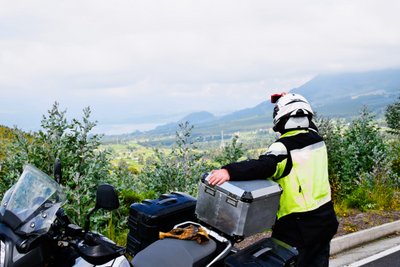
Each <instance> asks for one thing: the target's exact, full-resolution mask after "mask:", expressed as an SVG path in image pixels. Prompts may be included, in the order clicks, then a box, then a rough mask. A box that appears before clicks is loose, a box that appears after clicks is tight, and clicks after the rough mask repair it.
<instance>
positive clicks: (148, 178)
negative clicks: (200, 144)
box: [137, 122, 209, 195]
mask: <svg viewBox="0 0 400 267" xmlns="http://www.w3.org/2000/svg"><path fill="white" fill-rule="evenodd" d="M192 130H193V126H192V125H190V124H189V122H185V123H181V124H179V129H178V130H177V131H176V135H175V144H174V145H173V146H172V148H171V151H170V152H165V151H162V150H161V149H159V148H157V149H155V151H154V153H155V156H154V157H153V158H151V159H150V160H149V161H148V162H147V164H146V166H145V167H144V169H143V171H142V173H141V174H140V176H139V177H140V180H139V181H140V185H139V186H137V187H138V188H145V189H146V190H148V191H154V192H156V193H157V194H162V193H167V192H171V191H181V192H186V193H188V194H191V195H196V194H197V186H198V182H199V180H200V178H201V176H202V175H203V174H204V173H205V172H206V171H208V170H209V167H208V164H207V162H206V161H205V160H204V158H203V156H204V154H203V153H201V152H198V151H197V147H196V145H195V144H194V142H193V140H192V138H191V134H192Z"/></svg>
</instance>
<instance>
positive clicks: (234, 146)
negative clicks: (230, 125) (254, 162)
mask: <svg viewBox="0 0 400 267" xmlns="http://www.w3.org/2000/svg"><path fill="white" fill-rule="evenodd" d="M238 140H239V135H237V134H235V135H234V136H233V138H232V141H231V143H230V144H228V145H225V146H223V147H222V151H221V152H220V153H219V154H217V155H216V156H215V158H214V161H215V162H217V163H218V164H220V165H221V166H223V165H226V164H229V163H232V162H235V161H238V160H239V159H240V158H241V157H242V156H243V155H244V150H243V144H242V143H239V142H238Z"/></svg>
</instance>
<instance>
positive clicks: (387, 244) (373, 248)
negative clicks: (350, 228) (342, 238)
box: [329, 235, 400, 267]
mask: <svg viewBox="0 0 400 267" xmlns="http://www.w3.org/2000/svg"><path fill="white" fill-rule="evenodd" d="M329 266H330V267H342V266H348V267H359V266H367V267H371V266H374V267H379V266H384V267H395V266H400V236H398V235H395V236H391V237H385V238H382V239H379V240H375V241H373V242H371V243H368V244H364V245H361V246H358V247H356V248H353V249H350V250H346V251H343V252H342V253H339V254H337V255H334V256H332V257H331V259H330V261H329Z"/></svg>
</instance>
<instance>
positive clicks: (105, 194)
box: [85, 184, 119, 233]
mask: <svg viewBox="0 0 400 267" xmlns="http://www.w3.org/2000/svg"><path fill="white" fill-rule="evenodd" d="M118 207H119V200H118V194H117V192H116V191H115V188H114V187H113V186H112V185H109V184H101V185H99V186H98V187H97V192H96V206H95V207H94V208H93V209H92V210H91V211H90V212H89V214H88V215H87V217H86V222H85V233H87V232H88V231H89V228H90V216H91V215H92V214H93V212H95V211H97V210H98V209H105V210H108V211H112V210H115V209H118Z"/></svg>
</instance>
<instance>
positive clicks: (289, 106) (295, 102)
mask: <svg viewBox="0 0 400 267" xmlns="http://www.w3.org/2000/svg"><path fill="white" fill-rule="evenodd" d="M278 97H279V95H278ZM278 97H277V95H275V97H274V100H273V101H272V102H273V103H274V102H276V104H275V108H274V113H273V119H274V120H273V122H274V130H275V131H277V129H278V128H277V125H278V124H279V122H281V121H283V120H284V119H287V122H286V123H285V125H282V129H284V130H288V129H298V128H308V127H309V124H310V121H309V119H311V118H312V116H313V115H314V112H313V110H312V109H311V106H310V103H308V101H307V100H306V99H305V98H304V97H303V96H301V95H299V94H292V93H290V94H282V96H280V97H279V98H278ZM277 98H278V99H277ZM271 99H272V97H271Z"/></svg>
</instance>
